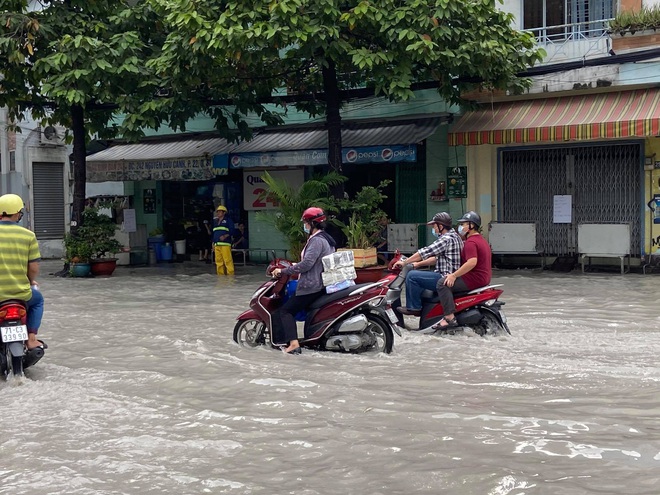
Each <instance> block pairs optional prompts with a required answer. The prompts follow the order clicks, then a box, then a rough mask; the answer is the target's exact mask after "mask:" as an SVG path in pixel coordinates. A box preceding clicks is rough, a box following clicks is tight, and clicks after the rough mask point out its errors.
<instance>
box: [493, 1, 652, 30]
mask: <svg viewBox="0 0 660 495" xmlns="http://www.w3.org/2000/svg"><path fill="white" fill-rule="evenodd" d="M657 1H660V0H657ZM496 5H497V6H498V7H499V9H500V10H502V11H503V12H507V13H509V14H513V15H514V17H515V23H514V24H513V27H514V28H516V29H522V13H523V10H522V7H523V4H522V0H504V3H503V4H496Z"/></svg>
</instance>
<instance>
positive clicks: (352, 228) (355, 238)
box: [333, 180, 391, 268]
mask: <svg viewBox="0 0 660 495" xmlns="http://www.w3.org/2000/svg"><path fill="white" fill-rule="evenodd" d="M390 182H391V181H389V180H384V181H382V182H381V183H380V184H379V185H378V186H376V187H373V186H364V187H363V188H362V189H361V190H360V191H358V192H357V193H356V194H355V197H354V198H353V199H350V198H345V199H340V200H337V202H336V208H337V209H338V210H339V216H338V217H337V218H335V219H334V220H333V221H334V222H335V224H336V225H338V226H339V227H340V228H341V230H342V232H343V233H344V235H345V236H346V248H347V249H350V250H352V251H353V258H354V259H355V267H356V268H364V267H369V266H373V265H376V264H377V263H378V258H377V256H376V247H375V246H376V243H377V242H378V238H379V234H380V232H381V230H382V229H383V226H382V224H381V219H382V218H383V217H384V216H386V214H385V212H384V211H383V210H382V209H381V208H380V204H381V203H382V202H383V200H385V199H386V198H387V196H385V195H384V194H383V192H382V190H383V189H384V188H385V187H387V185H388V184H389V183H390ZM342 219H345V220H342Z"/></svg>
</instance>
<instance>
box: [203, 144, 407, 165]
mask: <svg viewBox="0 0 660 495" xmlns="http://www.w3.org/2000/svg"><path fill="white" fill-rule="evenodd" d="M220 156H223V157H227V159H228V162H229V166H230V167H231V168H250V167H296V166H309V165H327V164H328V150H327V149H317V150H300V151H274V152H270V153H269V152H264V153H234V154H230V155H216V156H215V157H213V161H214V165H215V160H216V158H219V157H220ZM416 161H417V146H416V145H414V144H410V145H396V146H362V147H356V148H342V162H343V163H355V164H363V163H396V162H416Z"/></svg>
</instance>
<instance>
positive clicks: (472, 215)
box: [458, 211, 481, 228]
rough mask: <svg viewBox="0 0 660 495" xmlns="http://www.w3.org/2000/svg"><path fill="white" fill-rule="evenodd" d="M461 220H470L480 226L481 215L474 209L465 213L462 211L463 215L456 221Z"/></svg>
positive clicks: (460, 221) (461, 221)
mask: <svg viewBox="0 0 660 495" xmlns="http://www.w3.org/2000/svg"><path fill="white" fill-rule="evenodd" d="M463 222H472V223H473V224H475V225H476V226H477V228H479V227H481V217H480V216H479V214H478V213H477V212H476V211H468V212H467V213H464V214H463V216H462V217H461V218H459V219H458V223H463Z"/></svg>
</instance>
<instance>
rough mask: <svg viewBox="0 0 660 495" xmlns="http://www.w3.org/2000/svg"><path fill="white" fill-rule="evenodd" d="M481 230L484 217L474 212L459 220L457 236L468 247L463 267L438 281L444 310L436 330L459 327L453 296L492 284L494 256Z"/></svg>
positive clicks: (462, 255) (462, 253)
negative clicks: (492, 258) (463, 240)
mask: <svg viewBox="0 0 660 495" xmlns="http://www.w3.org/2000/svg"><path fill="white" fill-rule="evenodd" d="M480 227H481V217H480V216H479V215H478V214H477V213H476V212H474V211H468V212H467V213H465V214H464V215H463V216H462V217H461V218H459V219H458V233H459V234H461V235H463V236H465V244H464V245H463V250H462V251H461V266H460V267H459V268H458V270H456V271H455V272H453V273H450V274H448V275H446V276H445V277H444V278H441V279H440V280H439V281H438V285H437V290H438V297H439V299H440V303H441V304H442V309H443V310H444V317H443V318H442V319H441V320H440V321H439V322H438V323H436V324H435V325H433V327H432V328H433V329H434V330H445V329H447V328H455V327H457V326H458V322H457V321H456V318H455V317H454V311H456V305H455V304H454V293H456V292H468V291H471V290H473V289H477V288H479V287H483V286H484V285H488V284H489V283H490V278H491V275H492V268H491V256H492V253H491V251H490V246H489V245H488V242H486V239H484V238H483V237H482V236H481V234H480V233H479V228H480Z"/></svg>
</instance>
